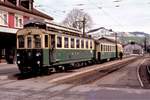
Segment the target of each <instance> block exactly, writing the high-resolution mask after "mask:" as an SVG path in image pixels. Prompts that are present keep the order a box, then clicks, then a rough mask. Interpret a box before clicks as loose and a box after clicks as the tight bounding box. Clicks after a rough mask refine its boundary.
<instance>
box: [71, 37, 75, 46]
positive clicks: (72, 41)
mask: <svg viewBox="0 0 150 100" xmlns="http://www.w3.org/2000/svg"><path fill="white" fill-rule="evenodd" d="M71 48H74V39H73V38H71Z"/></svg>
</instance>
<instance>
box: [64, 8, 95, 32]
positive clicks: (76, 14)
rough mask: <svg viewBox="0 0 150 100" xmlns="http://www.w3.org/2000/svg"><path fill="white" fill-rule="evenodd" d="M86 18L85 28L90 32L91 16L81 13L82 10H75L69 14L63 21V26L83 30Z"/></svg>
mask: <svg viewBox="0 0 150 100" xmlns="http://www.w3.org/2000/svg"><path fill="white" fill-rule="evenodd" d="M84 17H85V28H86V29H87V30H88V29H89V28H91V26H92V23H93V22H92V19H91V17H90V16H89V14H87V13H85V12H83V11H81V10H80V9H73V10H71V11H70V13H68V15H67V17H66V18H65V20H64V21H63V24H64V25H66V26H69V27H74V28H77V29H80V30H81V29H83V20H84Z"/></svg>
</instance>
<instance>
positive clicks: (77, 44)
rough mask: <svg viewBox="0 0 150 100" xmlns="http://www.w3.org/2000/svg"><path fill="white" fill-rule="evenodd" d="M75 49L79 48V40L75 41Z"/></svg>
mask: <svg viewBox="0 0 150 100" xmlns="http://www.w3.org/2000/svg"><path fill="white" fill-rule="evenodd" d="M76 47H77V48H80V40H79V39H77V40H76Z"/></svg>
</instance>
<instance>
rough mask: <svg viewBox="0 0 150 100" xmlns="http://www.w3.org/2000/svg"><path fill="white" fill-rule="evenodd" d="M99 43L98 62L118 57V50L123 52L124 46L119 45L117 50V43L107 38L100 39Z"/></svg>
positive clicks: (97, 48)
mask: <svg viewBox="0 0 150 100" xmlns="http://www.w3.org/2000/svg"><path fill="white" fill-rule="evenodd" d="M97 42H98V43H97V46H96V59H97V60H98V61H102V60H110V59H114V58H117V57H118V56H117V53H116V52H118V50H116V49H119V51H121V47H122V46H121V45H120V44H118V46H117V48H116V42H115V41H114V40H111V39H108V38H105V37H102V38H100V39H99V40H98V41H97Z"/></svg>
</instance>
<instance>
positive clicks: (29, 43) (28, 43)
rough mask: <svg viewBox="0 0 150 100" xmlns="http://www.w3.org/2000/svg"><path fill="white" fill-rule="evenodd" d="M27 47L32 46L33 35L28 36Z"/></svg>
mask: <svg viewBox="0 0 150 100" xmlns="http://www.w3.org/2000/svg"><path fill="white" fill-rule="evenodd" d="M27 47H28V48H32V38H31V37H27Z"/></svg>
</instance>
